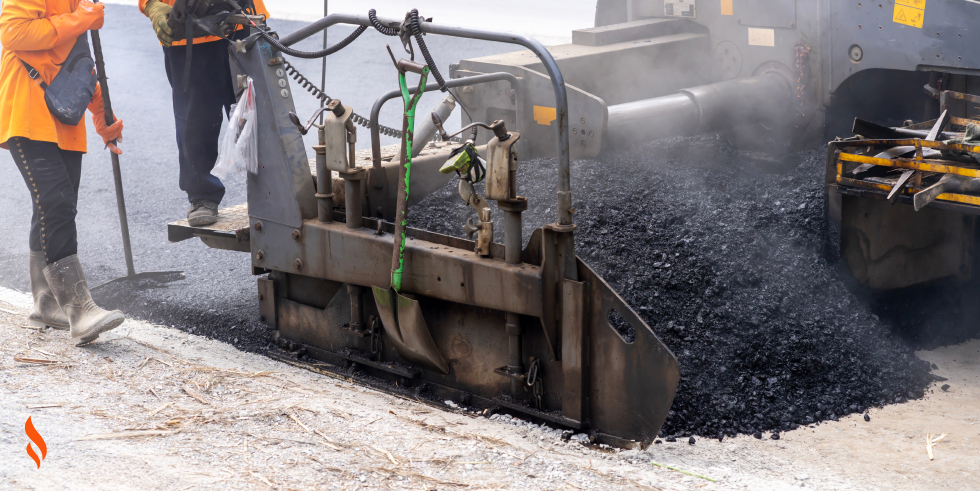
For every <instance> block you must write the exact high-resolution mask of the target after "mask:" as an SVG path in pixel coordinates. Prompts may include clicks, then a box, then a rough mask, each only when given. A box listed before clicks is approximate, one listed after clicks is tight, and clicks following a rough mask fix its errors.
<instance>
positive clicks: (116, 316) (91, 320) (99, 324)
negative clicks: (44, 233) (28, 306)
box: [44, 255, 126, 346]
mask: <svg viewBox="0 0 980 491" xmlns="http://www.w3.org/2000/svg"><path fill="white" fill-rule="evenodd" d="M44 278H45V279H47V280H48V286H49V287H51V292H52V293H53V294H54V298H56V299H57V300H58V305H60V306H61V310H63V311H65V314H66V315H67V316H68V323H69V325H70V326H71V340H72V342H74V343H75V346H82V345H85V344H88V343H91V342H92V341H95V339H96V338H98V337H99V334H102V333H103V332H106V331H108V330H110V329H115V328H117V327H119V325H120V324H122V323H123V321H124V320H126V318H125V317H123V314H122V312H120V311H118V310H113V311H112V312H110V311H108V310H102V309H100V308H99V306H98V305H95V302H93V301H92V295H91V294H89V291H88V282H86V281H85V273H83V272H82V263H80V262H79V261H78V256H77V255H72V256H68V257H66V258H64V259H61V260H59V261H57V262H55V263H54V264H51V265H49V266H48V267H46V268H44Z"/></svg>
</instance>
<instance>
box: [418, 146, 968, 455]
mask: <svg viewBox="0 0 980 491" xmlns="http://www.w3.org/2000/svg"><path fill="white" fill-rule="evenodd" d="M823 166H824V151H823V150H814V151H809V152H802V153H798V154H794V155H788V156H786V157H785V158H782V159H775V158H771V157H765V156H762V155H760V154H754V153H750V152H739V151H737V150H735V149H734V148H732V147H731V146H730V145H729V144H728V142H727V141H726V140H725V139H723V138H722V137H719V136H705V137H696V138H678V139H673V140H667V141H662V142H657V143H655V144H651V145H648V146H645V147H641V148H639V149H638V150H637V153H636V154H631V155H620V156H610V157H606V158H604V160H602V161H579V162H574V163H573V164H572V187H573V190H574V191H575V194H574V204H573V206H574V208H575V209H576V214H575V222H576V223H577V224H578V226H579V229H578V231H577V232H576V239H577V247H578V250H577V253H578V254H579V255H580V256H581V257H582V258H583V259H584V260H585V261H586V262H588V263H589V264H590V265H591V266H592V267H593V268H595V270H596V271H597V273H599V274H600V275H602V276H603V277H604V278H605V279H606V280H607V281H609V282H610V284H612V285H613V286H614V288H616V289H617V290H618V291H619V292H620V294H621V295H622V296H623V297H624V298H625V299H626V300H627V302H628V303H629V304H630V305H632V306H633V308H634V309H636V310H637V311H638V312H639V313H640V315H641V316H642V317H643V318H644V320H646V322H647V323H648V324H649V325H650V327H651V328H653V330H654V332H656V333H657V335H658V336H659V337H660V339H661V340H662V341H663V342H664V343H665V344H666V345H667V346H668V347H669V348H670V349H671V350H672V351H673V352H674V354H675V355H676V356H677V357H678V360H679V362H680V366H681V382H680V386H679V388H678V392H677V396H676V399H675V400H674V405H673V409H672V411H671V413H670V416H669V417H668V419H667V422H666V424H665V425H664V428H663V430H662V434H663V435H669V436H677V437H681V436H683V437H685V439H686V437H687V436H689V435H699V436H704V437H710V438H723V437H724V436H734V435H735V434H738V433H744V434H753V433H757V432H762V431H770V430H772V431H780V430H790V429H794V428H797V427H798V426H799V425H806V424H812V423H814V422H817V421H821V420H828V419H837V418H839V417H840V416H843V415H846V414H850V413H861V412H864V411H866V410H867V409H868V408H870V407H876V406H881V405H884V404H889V403H895V402H905V401H906V400H908V399H914V398H917V397H922V394H923V388H924V387H926V386H927V385H928V384H929V382H930V381H932V380H933V377H932V376H931V375H930V373H929V370H930V368H929V364H928V363H925V362H923V361H921V360H919V359H918V358H916V356H915V354H914V353H913V347H912V346H910V345H909V344H908V343H907V342H905V341H904V340H902V339H901V338H899V337H897V336H895V335H893V334H892V332H891V331H890V326H889V325H888V324H887V323H885V322H883V321H882V320H881V319H880V318H879V316H878V315H877V314H876V313H875V310H874V309H872V308H869V307H868V305H867V304H866V302H865V300H864V299H863V298H862V297H861V296H860V294H859V293H855V292H854V291H852V290H850V289H849V288H848V282H847V281H846V280H845V279H844V278H846V276H845V274H844V273H843V272H842V271H841V270H840V265H838V264H836V263H835V262H831V261H828V260H827V259H826V257H825V254H824V240H825V239H824V232H823V231H824V216H823V214H824V211H823V201H824V195H823V190H822V184H821V182H822V175H823V169H824V167H823ZM556 174H557V173H556V170H555V164H554V161H551V160H538V161H532V162H527V163H524V164H523V166H522V168H521V170H520V181H519V182H520V188H519V192H520V193H521V194H523V195H526V196H528V198H529V200H530V208H529V210H528V212H527V213H526V214H525V219H526V224H525V237H529V236H530V232H531V231H532V230H533V229H534V228H536V227H538V226H541V225H543V224H545V223H549V222H553V221H555V213H554V210H553V207H554V203H555V197H554V196H555V194H554V192H555V182H556ZM455 186H456V184H455V182H452V183H450V184H448V185H447V186H446V187H445V188H444V189H442V190H441V191H440V192H438V193H436V194H433V195H431V196H429V197H428V198H427V199H426V200H425V201H423V202H422V203H421V205H420V206H419V207H418V209H419V211H418V212H416V213H415V215H414V216H413V217H412V220H411V221H412V226H418V227H422V228H429V229H431V230H435V231H438V232H442V233H447V234H454V235H460V230H461V229H460V225H461V224H462V223H464V222H465V218H466V217H467V216H470V215H471V213H470V212H469V211H468V210H467V209H465V208H464V207H463V204H462V201H461V199H460V198H459V197H458V196H457V193H456V188H455ZM495 211H496V210H495ZM447 216H448V217H449V218H448V220H447V218H446V217H447ZM494 216H495V218H496V219H497V220H502V214H500V213H495V215H494ZM495 230H497V231H498V232H500V233H502V230H503V227H502V224H498V225H497V226H496V227H495ZM525 240H526V239H525ZM497 241H501V242H502V237H498V238H497ZM923 306H924V305H923V304H922V303H917V304H916V303H914V302H913V306H912V307H911V308H912V309H914V308H916V307H917V308H920V309H921V308H923ZM889 307H890V308H893V309H898V310H908V309H909V307H908V306H906V307H903V308H898V307H894V306H891V305H889ZM974 329H975V326H974ZM974 332H975V331H974Z"/></svg>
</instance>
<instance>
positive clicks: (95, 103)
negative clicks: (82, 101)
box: [88, 83, 105, 114]
mask: <svg viewBox="0 0 980 491" xmlns="http://www.w3.org/2000/svg"><path fill="white" fill-rule="evenodd" d="M104 109H105V108H104V107H102V84H99V83H96V84H95V93H94V94H92V102H90V103H88V110H89V111H90V112H92V113H94V114H97V113H98V112H99V111H103V110H104Z"/></svg>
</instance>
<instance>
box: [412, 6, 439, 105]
mask: <svg viewBox="0 0 980 491" xmlns="http://www.w3.org/2000/svg"><path fill="white" fill-rule="evenodd" d="M408 26H409V28H410V29H411V30H412V35H413V36H415V43H416V44H418V45H419V51H421V52H422V57H423V58H425V64H426V65H429V72H430V73H432V76H433V77H435V79H436V83H438V84H439V90H441V91H443V92H446V91H448V90H449V87H446V81H445V80H443V78H442V74H441V73H439V68H438V67H436V62H434V61H432V55H431V54H429V48H427V47H426V46H425V41H424V40H423V39H422V23H421V21H419V10H418V9H412V10H411V12H409V13H408Z"/></svg>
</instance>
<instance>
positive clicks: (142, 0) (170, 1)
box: [139, 0, 269, 46]
mask: <svg viewBox="0 0 980 491" xmlns="http://www.w3.org/2000/svg"><path fill="white" fill-rule="evenodd" d="M149 1H150V0H139V5H140V12H143V15H146V10H145V9H146V4H147V3H149ZM159 1H160V3H165V4H167V5H170V6H171V7H172V6H173V5H174V2H175V1H176V0H159ZM254 2H255V12H256V13H257V14H259V15H264V16H266V17H269V11H268V10H266V9H265V4H264V3H262V0H254ZM242 8H244V6H243V7H242ZM219 39H221V38H219V37H217V36H204V37H199V38H194V44H201V43H209V42H211V41H217V40H219ZM172 46H187V41H186V40H183V39H181V40H179V41H174V43H173V45H172Z"/></svg>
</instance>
